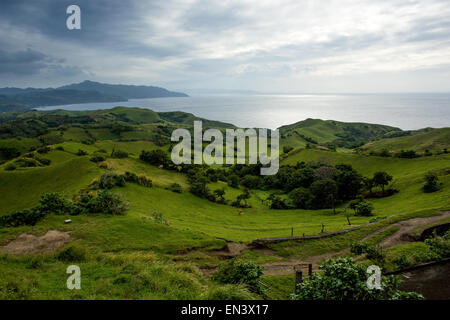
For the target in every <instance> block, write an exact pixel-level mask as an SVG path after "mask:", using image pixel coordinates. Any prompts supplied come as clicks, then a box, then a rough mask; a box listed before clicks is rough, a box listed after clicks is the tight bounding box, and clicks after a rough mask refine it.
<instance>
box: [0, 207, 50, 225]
mask: <svg viewBox="0 0 450 320" xmlns="http://www.w3.org/2000/svg"><path fill="white" fill-rule="evenodd" d="M44 216H45V213H43V212H41V211H40V210H39V209H38V208H33V209H29V210H22V211H16V212H13V213H11V214H9V215H4V216H1V217H0V226H3V227H19V226H34V225H35V224H36V223H37V222H38V221H39V220H41V219H42V218H43V217H44Z"/></svg>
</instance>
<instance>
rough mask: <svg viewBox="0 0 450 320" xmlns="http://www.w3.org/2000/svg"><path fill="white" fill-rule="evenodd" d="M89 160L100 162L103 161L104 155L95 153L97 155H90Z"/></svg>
mask: <svg viewBox="0 0 450 320" xmlns="http://www.w3.org/2000/svg"><path fill="white" fill-rule="evenodd" d="M89 160H91V161H92V162H102V161H105V157H104V156H102V155H99V154H97V155H94V156H92V157H91V158H90V159H89Z"/></svg>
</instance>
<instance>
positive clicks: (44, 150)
mask: <svg viewBox="0 0 450 320" xmlns="http://www.w3.org/2000/svg"><path fill="white" fill-rule="evenodd" d="M50 150H51V149H50V147H48V146H45V147H42V148H39V149H37V150H36V152H37V153H40V154H44V153H48V152H49V151H50Z"/></svg>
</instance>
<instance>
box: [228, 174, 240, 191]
mask: <svg viewBox="0 0 450 320" xmlns="http://www.w3.org/2000/svg"><path fill="white" fill-rule="evenodd" d="M227 183H228V185H229V186H230V187H232V188H236V189H237V188H239V177H238V176H237V175H235V174H232V175H230V176H228V179H227Z"/></svg>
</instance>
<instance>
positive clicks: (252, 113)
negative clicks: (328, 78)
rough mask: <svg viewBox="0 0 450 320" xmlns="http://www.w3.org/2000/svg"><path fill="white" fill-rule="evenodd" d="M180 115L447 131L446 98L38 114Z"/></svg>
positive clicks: (297, 100)
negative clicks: (131, 112)
mask: <svg viewBox="0 0 450 320" xmlns="http://www.w3.org/2000/svg"><path fill="white" fill-rule="evenodd" d="M118 105H120V106H128V107H140V108H148V109H152V110H154V111H159V112H160V111H184V112H189V113H193V114H195V115H196V116H198V117H202V118H206V119H210V120H219V121H223V122H228V123H232V124H234V125H236V126H238V127H242V128H248V127H254V128H270V129H275V128H278V127H280V126H282V125H287V124H292V123H295V122H297V121H301V120H304V119H307V118H314V119H323V120H337V121H345V122H367V123H377V124H385V125H390V126H394V127H399V128H401V129H403V130H414V129H420V128H425V127H433V128H441V127H449V126H450V93H449V94H444V93H442V94H296V95H230V94H226V95H225V94H222V95H192V96H190V97H182V98H153V99H131V100H129V101H127V102H114V103H83V104H72V105H62V106H51V107H41V108H37V109H38V110H54V109H65V110H95V109H110V108H113V107H116V106H118Z"/></svg>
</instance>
